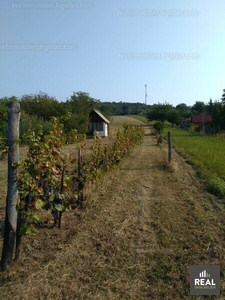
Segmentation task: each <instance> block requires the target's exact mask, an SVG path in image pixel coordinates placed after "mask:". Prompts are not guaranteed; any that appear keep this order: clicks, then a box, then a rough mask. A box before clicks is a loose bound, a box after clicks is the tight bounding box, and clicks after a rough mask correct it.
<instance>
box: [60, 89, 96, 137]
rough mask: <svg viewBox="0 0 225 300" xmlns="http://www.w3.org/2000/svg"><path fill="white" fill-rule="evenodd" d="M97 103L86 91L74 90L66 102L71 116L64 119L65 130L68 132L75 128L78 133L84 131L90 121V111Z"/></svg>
mask: <svg viewBox="0 0 225 300" xmlns="http://www.w3.org/2000/svg"><path fill="white" fill-rule="evenodd" d="M97 103H98V100H96V99H94V98H91V97H90V96H89V94H88V93H84V92H77V93H75V92H74V93H73V95H72V96H71V98H70V100H68V101H67V102H66V106H67V110H68V111H70V112H71V113H72V116H71V118H70V119H68V120H67V121H65V123H64V126H65V130H66V131H67V132H68V131H70V130H71V129H77V130H78V131H79V132H80V133H86V132H87V131H88V125H89V123H90V117H89V116H90V112H91V110H92V109H93V108H95V107H96V104H97Z"/></svg>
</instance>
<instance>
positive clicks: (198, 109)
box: [191, 101, 207, 115]
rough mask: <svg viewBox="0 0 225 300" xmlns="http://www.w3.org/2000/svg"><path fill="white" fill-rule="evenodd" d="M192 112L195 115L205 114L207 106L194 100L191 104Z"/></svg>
mask: <svg viewBox="0 0 225 300" xmlns="http://www.w3.org/2000/svg"><path fill="white" fill-rule="evenodd" d="M191 110H192V113H193V114H195V115H202V114H205V113H206V111H207V107H206V105H205V103H204V102H202V101H196V102H195V104H194V105H193V106H192V109H191Z"/></svg>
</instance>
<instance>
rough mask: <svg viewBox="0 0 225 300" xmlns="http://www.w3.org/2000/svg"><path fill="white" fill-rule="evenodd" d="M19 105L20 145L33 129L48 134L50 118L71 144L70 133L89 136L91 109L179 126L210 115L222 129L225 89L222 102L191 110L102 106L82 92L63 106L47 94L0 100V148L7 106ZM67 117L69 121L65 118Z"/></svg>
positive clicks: (197, 104) (118, 104)
mask: <svg viewBox="0 0 225 300" xmlns="http://www.w3.org/2000/svg"><path fill="white" fill-rule="evenodd" d="M12 101H19V102H20V107H21V121H20V141H21V143H22V144H26V142H27V141H26V137H25V134H26V132H28V130H30V129H32V130H33V131H34V132H35V131H37V130H38V128H40V127H42V131H43V134H44V135H46V134H48V132H49V130H50V126H51V118H52V117H57V118H59V119H60V120H61V121H62V122H63V124H64V134H65V141H67V142H72V141H71V140H70V138H71V136H73V135H71V132H72V133H73V134H74V132H77V133H78V134H86V133H87V132H88V125H89V114H90V112H91V110H92V109H93V108H95V109H98V110H99V111H101V112H102V113H103V114H104V115H105V116H106V117H108V118H110V116H112V115H145V116H146V117H147V118H148V119H149V120H160V121H162V122H164V121H165V120H167V121H169V122H171V123H172V124H179V123H180V121H181V120H182V119H185V120H190V118H191V115H193V114H194V115H201V114H210V115H212V123H213V124H216V125H218V124H220V126H221V129H224V128H225V89H224V90H223V94H222V98H221V100H215V101H213V100H212V99H210V100H209V102H208V103H204V102H202V101H196V102H195V104H194V105H193V106H188V105H186V104H185V103H180V104H178V105H177V106H173V105H171V104H169V103H163V104H160V103H159V104H154V105H145V104H144V103H139V102H137V103H129V102H122V101H121V102H101V101H100V100H98V99H94V98H92V97H91V96H90V95H89V94H88V93H85V92H81V91H80V92H74V93H73V95H72V96H71V97H70V98H69V99H67V100H66V101H65V102H59V101H58V100H57V99H56V98H55V97H52V96H49V95H48V94H46V93H43V92H39V93H38V94H30V95H23V96H22V97H21V98H17V97H15V96H13V97H4V98H0V119H1V123H0V147H1V145H3V144H4V139H5V137H6V134H7V111H8V107H9V104H10V102H12ZM68 114H70V118H67V117H66V116H68Z"/></svg>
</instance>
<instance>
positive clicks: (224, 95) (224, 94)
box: [221, 89, 225, 104]
mask: <svg viewBox="0 0 225 300" xmlns="http://www.w3.org/2000/svg"><path fill="white" fill-rule="evenodd" d="M221 100H222V103H223V104H225V89H223V95H222V98H221Z"/></svg>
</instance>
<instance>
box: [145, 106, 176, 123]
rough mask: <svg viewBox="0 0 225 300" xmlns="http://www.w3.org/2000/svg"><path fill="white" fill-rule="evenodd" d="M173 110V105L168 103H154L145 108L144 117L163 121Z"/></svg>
mask: <svg viewBox="0 0 225 300" xmlns="http://www.w3.org/2000/svg"><path fill="white" fill-rule="evenodd" d="M173 111H174V107H173V106H172V105H170V104H168V103H165V104H154V105H152V106H150V108H149V109H148V110H147V113H146V117H147V119H148V120H149V121H161V122H163V123H164V122H165V121H166V120H168V118H170V117H169V116H171V115H172V113H173Z"/></svg>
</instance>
